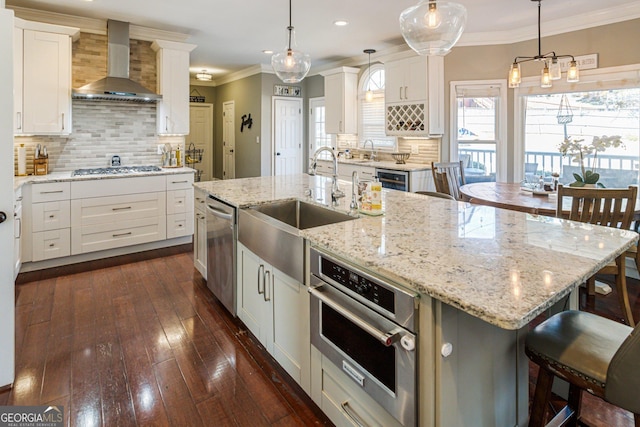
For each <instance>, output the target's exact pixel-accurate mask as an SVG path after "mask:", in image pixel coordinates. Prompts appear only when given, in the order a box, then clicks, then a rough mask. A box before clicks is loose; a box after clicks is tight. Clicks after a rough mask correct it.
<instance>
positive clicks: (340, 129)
mask: <svg viewBox="0 0 640 427" xmlns="http://www.w3.org/2000/svg"><path fill="white" fill-rule="evenodd" d="M358 72H359V70H358V69H357V68H351V67H340V68H336V69H333V70H329V71H326V72H324V73H322V75H323V76H324V102H325V132H326V133H329V134H356V133H358Z"/></svg>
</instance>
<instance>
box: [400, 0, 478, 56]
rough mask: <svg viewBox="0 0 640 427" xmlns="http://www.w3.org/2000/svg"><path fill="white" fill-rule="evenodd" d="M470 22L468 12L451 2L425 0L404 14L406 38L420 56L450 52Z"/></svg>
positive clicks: (401, 23) (401, 15) (404, 35)
mask: <svg viewBox="0 0 640 427" xmlns="http://www.w3.org/2000/svg"><path fill="white" fill-rule="evenodd" d="M466 23H467V9H466V8H465V7H464V6H462V5H461V4H458V3H452V2H448V1H437V2H436V1H433V0H421V1H420V3H418V4H417V5H415V6H412V7H410V8H408V9H405V10H404V11H403V12H402V13H401V14H400V31H401V32H402V37H404V40H405V41H406V42H407V44H408V45H409V47H410V48H411V49H413V50H414V51H416V53H418V54H419V55H440V56H444V55H446V54H447V53H449V51H450V50H451V48H452V47H453V45H454V44H456V43H457V42H458V40H459V39H460V36H461V35H462V32H463V31H464V27H465V25H466Z"/></svg>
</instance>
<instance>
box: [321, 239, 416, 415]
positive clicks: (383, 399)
mask: <svg viewBox="0 0 640 427" xmlns="http://www.w3.org/2000/svg"><path fill="white" fill-rule="evenodd" d="M309 292H310V294H311V298H310V301H311V302H310V304H311V343H312V344H313V345H314V346H315V347H316V348H317V349H318V350H319V351H320V352H321V353H322V355H323V356H325V357H326V358H328V359H329V360H330V361H331V362H332V363H334V364H335V365H336V366H337V367H338V368H339V369H341V370H342V371H343V372H344V373H345V374H346V375H347V376H348V377H349V378H351V379H352V380H353V381H354V382H355V383H356V384H357V385H358V386H360V387H361V388H362V390H364V391H365V392H366V393H367V394H368V395H369V396H371V397H372V398H373V399H374V400H375V401H376V402H378V403H379V404H380V405H381V406H382V407H383V408H385V409H386V410H387V411H388V412H389V413H390V414H391V415H392V416H393V417H395V418H396V419H397V420H398V421H400V423H402V424H403V425H405V426H413V425H415V424H416V419H417V407H416V401H417V388H416V387H417V379H416V378H417V361H418V357H417V322H418V309H417V307H418V305H417V298H418V294H417V293H411V292H408V291H406V290H403V289H401V288H399V287H397V286H394V285H392V284H390V283H388V282H385V281H382V280H380V279H379V278H376V277H373V276H372V275H370V274H368V273H366V272H364V271H362V270H361V269H360V268H358V267H355V266H353V265H351V264H350V263H348V262H346V261H343V260H340V259H339V258H337V257H335V256H333V255H330V254H327V253H325V252H320V251H318V250H316V249H313V248H312V249H311V286H310V287H309Z"/></svg>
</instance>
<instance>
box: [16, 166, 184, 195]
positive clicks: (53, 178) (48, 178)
mask: <svg viewBox="0 0 640 427" xmlns="http://www.w3.org/2000/svg"><path fill="white" fill-rule="evenodd" d="M194 172H195V169H192V168H189V167H181V168H162V170H160V171H157V172H132V173H123V174H103V175H78V176H71V173H72V171H64V172H51V173H49V174H47V175H27V176H16V177H14V179H13V189H14V191H15V190H17V189H18V188H19V187H21V186H23V185H24V184H33V183H43V182H64V181H86V180H91V179H113V178H133V177H137V176H151V175H173V174H181V173H194Z"/></svg>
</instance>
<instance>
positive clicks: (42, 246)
mask: <svg viewBox="0 0 640 427" xmlns="http://www.w3.org/2000/svg"><path fill="white" fill-rule="evenodd" d="M31 236H32V239H31V242H32V248H33V259H32V261H42V260H45V259H51V258H59V257H65V256H69V255H70V253H71V243H70V236H71V235H70V232H69V229H68V228H62V229H60V230H51V231H41V232H38V233H33V234H31Z"/></svg>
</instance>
